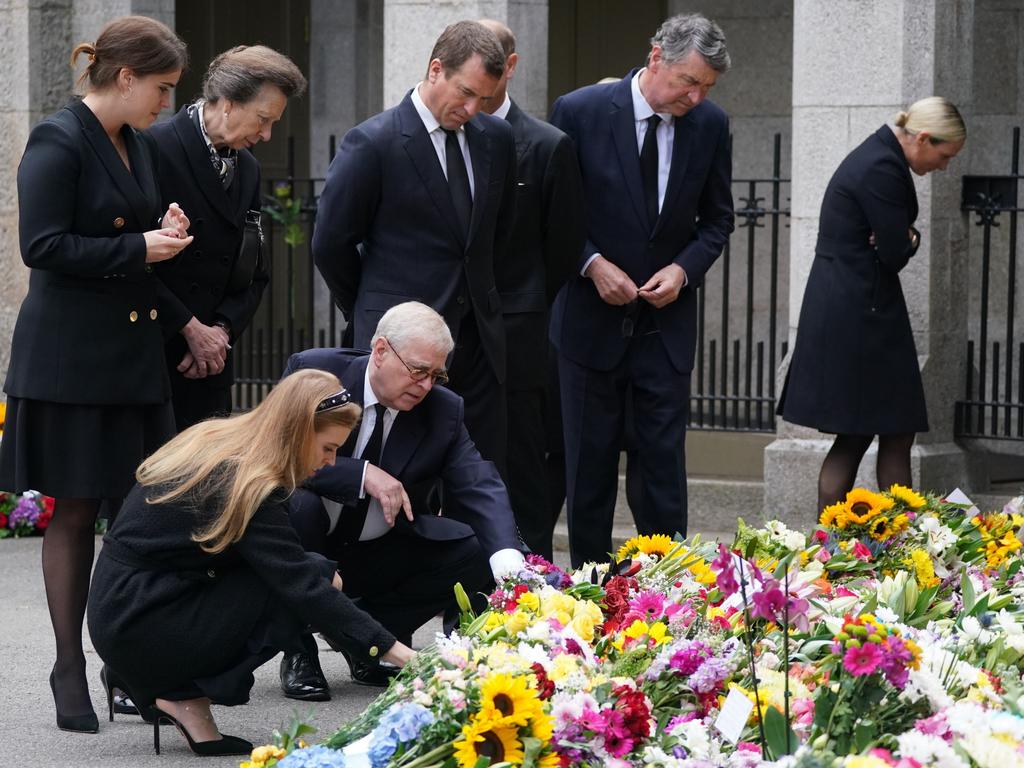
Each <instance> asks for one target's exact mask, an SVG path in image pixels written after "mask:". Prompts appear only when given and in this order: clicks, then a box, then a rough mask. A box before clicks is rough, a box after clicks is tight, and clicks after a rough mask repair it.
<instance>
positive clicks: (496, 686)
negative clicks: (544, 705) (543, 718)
mask: <svg viewBox="0 0 1024 768" xmlns="http://www.w3.org/2000/svg"><path fill="white" fill-rule="evenodd" d="M541 711H542V710H541V703H540V699H539V698H537V691H536V690H535V689H534V688H531V687H530V685H529V682H528V681H527V678H526V677H525V676H522V677H513V676H512V675H506V674H503V673H497V674H493V675H491V676H489V677H488V678H487V679H485V680H484V681H483V683H482V684H481V685H480V712H479V714H478V715H477V717H478V718H479V720H480V721H481V722H484V723H491V724H494V725H503V726H504V725H509V726H519V725H526V723H527V722H528V721H529V720H530V719H531V718H534V717H536V716H537V715H538V714H540V712H541Z"/></svg>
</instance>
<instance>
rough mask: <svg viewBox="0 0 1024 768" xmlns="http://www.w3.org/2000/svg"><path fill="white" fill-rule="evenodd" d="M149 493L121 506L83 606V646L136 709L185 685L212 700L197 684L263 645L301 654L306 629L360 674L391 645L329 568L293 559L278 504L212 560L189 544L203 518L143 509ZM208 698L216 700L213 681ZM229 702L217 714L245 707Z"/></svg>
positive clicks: (173, 507) (169, 506)
mask: <svg viewBox="0 0 1024 768" xmlns="http://www.w3.org/2000/svg"><path fill="white" fill-rule="evenodd" d="M156 490H157V489H154V488H152V487H142V486H139V485H136V486H135V487H134V488H133V489H132V491H131V492H130V493H129V494H128V496H127V497H126V498H125V502H124V506H123V507H122V508H121V511H120V513H119V514H118V516H117V519H116V520H115V522H114V525H113V526H112V527H111V529H110V532H109V533H107V535H106V537H105V538H104V543H103V549H102V550H101V551H100V555H99V559H98V560H97V562H96V568H95V570H94V572H93V580H92V588H91V590H90V595H89V611H88V619H89V634H90V635H91V637H92V642H93V645H94V646H95V648H96V651H97V653H99V655H100V657H101V658H102V659H103V660H104V661H105V662H106V663H107V664H109V665H110V666H111V667H113V668H114V669H115V670H117V671H118V672H119V673H120V674H121V675H122V676H123V677H124V678H125V680H126V682H127V683H128V684H129V685H130V686H131V690H132V692H133V695H138V696H140V697H141V698H142V700H143V701H145V700H148V699H151V698H152V697H154V696H157V695H160V694H161V693H165V692H170V691H175V690H181V689H183V688H188V687H189V686H190V684H191V683H193V682H196V683H197V684H198V685H199V686H200V688H201V689H203V690H204V692H207V693H211V695H212V691H207V688H206V687H204V683H203V681H204V679H207V678H216V677H218V676H222V675H224V674H225V673H226V672H227V671H228V670H230V669H231V668H232V667H234V666H235V665H237V664H239V661H240V659H241V658H242V657H245V656H247V655H250V654H254V653H256V652H257V651H258V650H259V649H260V648H261V647H266V646H267V645H268V644H269V645H270V649H269V650H272V651H276V650H285V649H287V647H288V646H289V644H291V645H292V646H293V647H291V648H290V650H293V651H294V650H299V649H300V648H301V646H299V645H295V644H296V643H299V642H300V641H299V637H300V636H301V634H302V633H303V631H304V630H306V628H307V627H309V626H312V628H313V629H314V630H316V631H320V632H323V633H324V634H325V635H326V636H327V637H328V638H330V639H331V640H332V641H335V642H337V643H338V644H341V645H343V646H344V647H345V648H346V649H347V650H348V651H349V652H350V653H351V654H352V655H353V656H355V657H356V658H358V659H360V660H363V661H365V662H367V663H374V662H376V661H379V660H380V656H381V655H382V654H384V653H386V652H387V651H388V650H389V649H390V648H391V646H392V645H394V643H395V638H394V636H393V635H392V634H391V633H389V632H388V631H387V630H386V629H384V628H383V627H382V626H381V625H380V624H379V623H377V621H375V620H374V619H373V618H371V617H370V616H369V615H367V614H366V613H364V612H363V611H361V610H360V609H359V608H357V607H356V606H355V604H353V602H352V601H351V599H350V598H348V597H347V596H346V595H345V594H344V593H343V592H341V591H339V590H336V589H334V588H333V587H332V586H331V583H330V580H329V579H330V577H331V576H332V575H333V572H334V569H335V567H336V565H337V564H336V563H333V562H331V561H328V560H326V559H325V558H322V557H320V556H319V555H313V554H309V553H307V552H305V551H304V550H303V548H302V545H301V544H300V543H299V538H298V534H297V533H296V532H295V530H294V529H293V528H292V526H291V524H290V523H289V521H288V513H287V508H286V506H285V504H284V501H283V499H284V495H283V494H276V495H272V496H271V497H270V498H269V499H268V500H266V501H265V502H264V503H263V504H262V505H261V506H260V507H259V508H258V509H257V510H256V512H255V513H254V514H253V516H252V519H251V520H250V521H249V523H248V525H247V527H246V529H245V532H244V533H243V535H242V537H241V539H239V541H237V542H236V543H234V544H232V545H230V546H229V547H228V548H227V549H225V550H224V551H223V552H220V553H218V554H215V555H214V554H209V553H207V552H204V551H203V550H202V549H201V548H200V546H199V544H197V543H196V542H195V541H193V540H192V534H193V531H195V530H197V529H201V528H203V527H205V526H206V525H208V524H209V523H210V522H211V520H212V509H211V508H209V507H208V508H199V509H196V508H195V507H194V506H189V505H188V504H185V503H182V502H167V503H163V504H150V503H149V502H148V501H147V500H146V497H147V496H150V497H152V496H154V495H156ZM243 677H244V676H243ZM248 685H249V686H251V685H252V678H251V677H249V678H248ZM207 686H208V687H209V688H211V689H215V690H220V689H222V688H223V685H217V684H215V683H214V682H213V681H212V680H207ZM235 693H236V695H234V696H229V697H226V700H223V701H222V702H221V703H230V704H235V703H241V702H243V701H245V700H246V699H247V698H248V696H247V693H248V691H247V690H246V691H236V692H235ZM218 698H220V697H218Z"/></svg>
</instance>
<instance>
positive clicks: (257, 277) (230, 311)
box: [186, 164, 270, 339]
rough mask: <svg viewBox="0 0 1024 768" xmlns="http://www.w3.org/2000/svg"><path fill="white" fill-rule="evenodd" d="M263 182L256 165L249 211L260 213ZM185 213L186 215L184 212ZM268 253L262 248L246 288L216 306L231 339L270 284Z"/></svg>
mask: <svg viewBox="0 0 1024 768" xmlns="http://www.w3.org/2000/svg"><path fill="white" fill-rule="evenodd" d="M262 184H263V180H262V176H261V173H260V167H259V165H258V164H256V187H255V189H254V190H253V195H252V200H251V201H250V203H249V210H250V211H262V210H263V204H262V199H261V198H260V189H261V188H262ZM186 213H188V212H187V211H186ZM269 253H270V248H269V246H266V245H265V246H263V258H261V259H260V261H259V265H258V267H257V269H256V273H255V274H254V275H253V278H252V282H251V283H250V284H249V286H248V287H247V288H244V289H243V290H241V291H238V292H237V293H229V294H227V295H226V296H225V297H224V300H223V301H221V303H220V304H219V305H218V306H217V309H216V310H215V311H216V314H217V317H219V318H221V319H223V320H227V321H228V324H229V325H230V326H231V337H232V339H237V338H238V337H239V335H241V333H242V331H244V330H245V329H246V328H248V327H249V323H251V322H252V317H253V315H255V314H256V310H257V309H258V308H259V306H260V299H262V298H263V291H264V290H265V289H266V287H267V283H269V282H270V273H269V272H268V270H267V256H268V254H269Z"/></svg>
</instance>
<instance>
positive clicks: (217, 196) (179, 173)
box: [149, 108, 270, 388]
mask: <svg viewBox="0 0 1024 768" xmlns="http://www.w3.org/2000/svg"><path fill="white" fill-rule="evenodd" d="M149 133H150V135H151V136H152V137H153V139H154V140H155V141H156V144H157V147H158V149H159V151H160V192H161V194H162V196H163V204H164V206H167V205H168V204H170V203H172V202H174V203H177V204H178V205H180V206H181V208H182V210H184V211H185V215H186V216H188V218H189V221H190V223H191V227H190V228H189V234H190V235H192V236H193V237H194V238H195V239H194V240H193V241H192V244H191V245H189V246H188V247H187V248H185V249H184V250H183V251H182V252H181V253H180V254H178V257H177V258H175V259H172V260H171V261H168V262H164V263H162V264H159V265H158V266H157V268H156V272H157V274H158V275H159V276H160V279H161V280H163V281H164V284H165V285H166V286H167V287H168V288H169V289H170V291H171V293H172V294H173V296H172V301H171V306H170V307H169V309H168V311H166V312H164V313H163V315H162V317H163V319H164V329H165V334H166V336H167V363H168V369H169V371H170V374H171V376H172V377H173V376H180V374H179V373H178V372H177V370H176V367H177V365H178V363H180V362H181V359H182V357H184V355H185V353H186V352H187V351H188V345H187V344H186V342H185V338H184V337H183V336H182V335H181V333H180V331H181V329H182V328H183V327H184V326H185V324H186V323H187V322H188V321H189V320H190V319H191V318H192V317H193V316H195V317H196V318H198V319H199V321H200V322H202V323H204V324H206V325H213V324H214V323H215V322H217V321H218V320H220V321H224V322H226V323H227V324H228V325H229V326H230V328H231V338H232V343H234V340H235V339H236V338H238V336H239V335H241V333H242V331H244V330H245V329H246V328H247V327H248V326H249V323H250V322H252V318H253V315H254V314H255V313H256V309H257V307H259V303H260V299H261V297H262V296H263V291H264V289H265V288H266V287H267V282H268V281H269V279H270V278H269V276H268V274H267V273H266V271H265V270H263V269H259V270H257V273H256V275H255V277H254V279H253V281H252V283H251V284H250V285H249V286H248V287H247V288H245V289H243V290H240V291H237V292H234V293H231V292H229V291H228V283H229V278H230V276H231V271H232V270H233V269H234V266H235V260H236V259H237V257H238V249H239V246H240V245H241V242H242V233H243V231H244V228H245V213H246V211H247V210H257V211H258V210H260V208H261V206H260V167H259V164H258V163H257V162H256V158H255V157H253V155H252V153H250V152H249V151H248V150H245V149H243V150H240V151H239V152H238V162H237V164H236V168H235V175H234V180H233V181H232V182H231V186H230V187H229V188H228V189H227V190H225V189H224V187H223V186H222V185H221V182H220V178H219V177H218V176H217V173H216V171H214V169H213V165H212V164H211V163H210V153H209V149H208V147H207V145H206V142H205V141H204V140H203V137H202V136H201V135H200V133H199V131H198V129H197V128H196V125H195V123H194V122H193V121H192V118H191V117H189V115H188V112H187V111H186V108H182V109H181V110H180V111H179V112H178V113H177V114H176V115H175V116H174V117H173V118H172V119H171V120H169V121H167V122H164V123H159V124H157V125H154V126H153V127H152V128H150V130H149ZM263 263H264V264H265V263H266V259H264V260H263ZM232 381H233V378H232V364H231V353H230V352H229V353H228V360H227V364H226V365H225V367H224V371H223V372H221V373H219V374H217V375H214V376H207V377H206V378H205V379H202V382H203V383H204V384H205V385H207V386H209V387H213V388H225V387H229V386H231V383H232Z"/></svg>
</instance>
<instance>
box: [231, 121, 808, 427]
mask: <svg viewBox="0 0 1024 768" xmlns="http://www.w3.org/2000/svg"><path fill="white" fill-rule="evenodd" d="M781 143H782V139H781V136H780V135H779V134H776V135H775V137H774V144H773V157H772V174H771V175H770V176H768V177H764V178H735V179H733V189H734V195H735V198H734V199H735V203H736V231H735V232H734V233H733V236H732V239H731V241H730V243H729V244H728V246H727V247H726V249H725V251H724V253H723V254H722V257H721V258H720V259H719V260H718V262H717V263H716V264H715V265H714V266H713V267H712V269H711V270H710V271H709V273H708V275H707V276H706V279H705V282H704V284H703V285H702V286H701V287H700V288H698V289H697V290H698V306H699V328H698V345H697V359H696V361H695V369H694V372H693V379H692V397H691V402H690V411H691V413H690V426H691V428H693V429H708V430H731V431H757V432H773V431H774V430H775V415H774V409H775V396H776V392H775V370H776V368H777V366H778V363H779V362H780V361H781V359H782V358H783V357H784V356H785V354H786V341H785V339H783V341H782V342H781V344H780V342H779V340H778V329H779V328H780V327H782V328H785V327H786V317H785V313H784V311H780V308H779V278H780V275H782V274H785V272H786V270H785V268H784V266H785V265H782V267H780V263H781V259H782V258H783V254H786V253H788V248H785V247H783V246H784V245H785V244H784V243H782V244H781V245H780V239H781V238H782V237H784V236H785V235H786V233H787V227H788V217H789V209H788V200H789V179H786V178H783V177H782V175H781V165H782V160H781V158H782V146H781ZM334 146H335V144H334V137H333V136H332V137H331V146H330V155H331V157H333V155H334ZM288 151H289V155H288V156H289V168H294V159H293V153H294V146H293V143H292V142H291V141H289V150H288ZM322 187H323V179H320V178H312V179H311V178H296V177H294V176H291V175H290V176H288V177H286V178H284V179H267V180H266V198H265V199H266V201H267V206H268V207H272V206H276V207H277V208H282V207H285V204H286V201H288V200H296V199H297V200H298V201H299V204H298V206H297V210H296V211H295V214H294V216H293V217H292V222H291V223H292V224H294V225H295V226H293V227H292V231H293V232H295V231H297V232H299V233H300V240H301V242H295V238H290V239H291V240H292V242H288V240H286V237H285V235H286V233H287V231H288V226H287V225H286V223H284V222H282V221H278V220H275V219H274V218H271V217H270V216H264V217H263V221H264V232H265V236H266V246H265V247H266V248H267V250H268V251H269V253H270V268H271V275H272V276H271V284H270V286H269V287H268V289H267V292H266V294H265V296H264V300H263V303H262V304H261V306H260V308H259V311H258V312H257V314H256V317H255V318H254V321H253V323H252V325H251V326H250V327H249V329H247V330H246V331H245V333H243V334H242V336H241V337H240V338H239V339H238V340H237V343H236V345H235V391H234V398H235V407H236V408H238V409H247V408H251V407H253V406H254V405H256V404H257V403H258V402H259V401H260V400H261V399H262V398H263V397H264V395H265V394H266V393H267V391H269V389H270V387H271V386H272V385H273V384H274V383H275V382H276V381H277V380H278V378H279V377H280V374H281V371H282V370H283V369H284V366H285V363H286V362H287V360H288V356H289V355H290V354H291V353H292V352H295V351H298V350H301V349H306V348H308V347H325V346H336V345H338V344H340V343H341V337H342V331H343V329H344V322H345V321H344V319H343V318H342V316H341V315H340V313H339V312H338V311H337V310H336V309H335V308H334V307H333V305H332V303H331V301H330V297H329V295H328V293H327V291H326V288H325V286H324V285H323V284H322V282H321V280H320V277H319V275H318V274H317V273H316V270H315V268H314V266H313V261H312V258H311V254H310V249H309V244H310V240H311V238H312V233H313V227H314V224H315V218H316V203H317V200H318V198H319V195H320V191H321V190H322ZM283 189H287V190H288V194H287V195H285V194H283V191H282V190H283ZM783 335H785V334H783Z"/></svg>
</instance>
